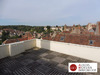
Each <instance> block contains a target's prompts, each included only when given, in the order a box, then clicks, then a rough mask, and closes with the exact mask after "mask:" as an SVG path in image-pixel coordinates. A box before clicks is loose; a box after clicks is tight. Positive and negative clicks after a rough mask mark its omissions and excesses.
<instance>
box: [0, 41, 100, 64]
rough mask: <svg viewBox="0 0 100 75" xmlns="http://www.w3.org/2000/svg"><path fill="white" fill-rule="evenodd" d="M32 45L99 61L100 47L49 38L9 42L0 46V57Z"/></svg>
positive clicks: (14, 53)
mask: <svg viewBox="0 0 100 75" xmlns="http://www.w3.org/2000/svg"><path fill="white" fill-rule="evenodd" d="M33 47H39V48H45V49H48V50H52V51H56V52H60V53H64V54H68V55H72V56H77V57H80V58H84V59H89V60H92V61H97V62H100V47H92V46H86V45H78V44H72V43H63V42H56V41H49V40H40V39H32V40H27V41H22V42H16V43H11V44H7V45H1V46H0V59H1V58H5V57H7V56H14V55H17V54H20V53H22V52H24V51H25V50H28V49H31V48H33Z"/></svg>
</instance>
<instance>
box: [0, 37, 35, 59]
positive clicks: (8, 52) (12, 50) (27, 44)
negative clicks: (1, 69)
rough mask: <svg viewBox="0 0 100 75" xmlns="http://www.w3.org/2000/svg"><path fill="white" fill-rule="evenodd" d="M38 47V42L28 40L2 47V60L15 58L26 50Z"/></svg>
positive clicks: (0, 51)
mask: <svg viewBox="0 0 100 75" xmlns="http://www.w3.org/2000/svg"><path fill="white" fill-rule="evenodd" d="M33 47H36V40H35V39H32V40H26V41H21V42H15V43H11V44H7V45H0V59H1V58H5V57H7V56H14V55H17V54H20V53H22V52H24V51H25V50H28V49H31V48H33Z"/></svg>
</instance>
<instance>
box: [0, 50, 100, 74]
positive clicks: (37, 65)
mask: <svg viewBox="0 0 100 75" xmlns="http://www.w3.org/2000/svg"><path fill="white" fill-rule="evenodd" d="M69 62H92V61H89V60H85V59H81V58H78V57H73V56H69V55H65V54H62V53H58V52H54V51H50V50H46V49H39V50H34V49H30V50H27V51H25V52H23V53H21V54H19V55H16V56H13V57H6V58H4V59H0V75H100V72H99V71H100V69H99V71H98V73H69V72H68V63H69Z"/></svg>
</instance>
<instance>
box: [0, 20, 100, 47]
mask: <svg viewBox="0 0 100 75" xmlns="http://www.w3.org/2000/svg"><path fill="white" fill-rule="evenodd" d="M36 38H37V39H43V40H52V41H59V42H66V43H74V44H81V45H89V46H97V47H100V40H99V38H100V22H97V23H95V24H92V23H88V24H87V25H84V26H81V25H73V26H67V25H66V24H65V25H63V26H58V25H56V26H24V25H22V26H21V25H19V26H0V40H1V44H9V43H14V42H19V41H24V40H30V39H36Z"/></svg>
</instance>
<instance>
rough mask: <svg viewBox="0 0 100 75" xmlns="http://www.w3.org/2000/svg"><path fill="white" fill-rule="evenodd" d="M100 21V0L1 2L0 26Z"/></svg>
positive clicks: (9, 0)
mask: <svg viewBox="0 0 100 75" xmlns="http://www.w3.org/2000/svg"><path fill="white" fill-rule="evenodd" d="M97 21H100V0H0V25H32V26H46V25H52V26H55V25H64V24H67V25H70V26H72V25H73V24H76V25H77V24H81V25H86V24H88V23H96V22H97Z"/></svg>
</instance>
